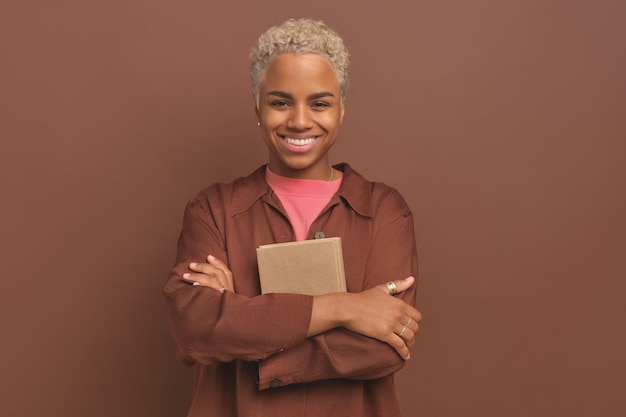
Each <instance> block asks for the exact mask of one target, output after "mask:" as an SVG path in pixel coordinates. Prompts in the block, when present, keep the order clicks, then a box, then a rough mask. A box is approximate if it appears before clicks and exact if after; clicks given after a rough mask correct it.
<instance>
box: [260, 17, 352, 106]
mask: <svg viewBox="0 0 626 417" xmlns="http://www.w3.org/2000/svg"><path fill="white" fill-rule="evenodd" d="M286 52H294V53H297V54H306V53H313V54H318V55H321V56H323V57H325V58H327V59H328V61H330V63H331V64H332V66H333V68H334V69H335V73H336V74H337V79H338V80H339V87H340V89H341V98H342V99H343V98H344V97H345V95H346V91H347V90H348V67H349V64H350V63H349V59H348V57H349V55H348V50H347V49H346V47H345V45H344V44H343V40H342V39H341V37H339V35H338V34H337V33H336V32H335V31H334V30H332V29H331V28H329V27H328V26H326V25H325V24H324V23H323V22H321V21H315V20H312V19H297V20H296V19H289V20H287V21H286V22H285V23H283V24H282V25H280V26H274V27H272V28H270V29H268V30H267V31H266V32H265V33H264V34H262V35H261V36H260V37H259V40H258V42H257V44H256V45H255V46H254V47H253V48H252V50H251V51H250V84H251V86H252V94H253V95H254V99H255V101H256V103H257V106H258V103H259V94H260V88H261V86H260V84H261V78H263V73H264V72H265V68H266V67H267V64H268V63H269V62H270V61H271V60H272V58H274V57H275V56H277V55H280V54H282V53H286Z"/></svg>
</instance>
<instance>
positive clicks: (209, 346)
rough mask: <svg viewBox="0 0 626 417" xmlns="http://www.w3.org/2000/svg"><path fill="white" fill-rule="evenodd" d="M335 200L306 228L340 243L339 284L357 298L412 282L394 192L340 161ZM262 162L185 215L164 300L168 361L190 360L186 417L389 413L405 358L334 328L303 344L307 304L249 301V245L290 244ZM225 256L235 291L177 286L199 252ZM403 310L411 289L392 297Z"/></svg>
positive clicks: (215, 188) (384, 416)
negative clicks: (170, 348) (171, 352)
mask: <svg viewBox="0 0 626 417" xmlns="http://www.w3.org/2000/svg"><path fill="white" fill-rule="evenodd" d="M336 168H337V169H339V170H341V171H343V174H344V176H343V181H342V184H341V187H340V189H339V191H338V192H337V194H336V195H335V196H333V198H332V199H331V201H330V202H329V203H328V205H327V206H326V208H324V209H323V210H322V212H321V213H320V215H319V216H318V218H317V219H316V220H315V221H314V222H313V224H312V226H311V228H310V230H309V238H313V236H314V235H315V234H316V233H319V232H321V233H324V235H325V236H326V237H335V236H339V237H341V238H342V246H343V252H344V266H345V275H346V284H347V289H348V291H349V292H360V291H363V290H365V289H368V288H371V287H374V286H376V285H379V284H382V283H385V282H387V281H389V280H392V279H402V278H406V277H408V276H410V275H413V276H415V277H417V255H416V246H415V235H414V229H413V217H412V214H411V211H410V210H409V208H408V206H407V204H406V202H405V201H404V199H403V198H402V197H401V196H400V194H399V193H398V192H397V191H396V190H394V189H393V188H390V187H388V186H386V185H384V184H380V183H373V182H369V181H367V180H365V179H364V178H363V177H362V176H361V175H359V174H358V173H356V172H355V171H354V170H352V169H351V168H350V166H348V165H346V164H341V165H338V166H336ZM264 172H265V167H261V168H259V169H258V170H256V171H255V172H253V173H252V174H251V175H250V176H248V177H245V178H239V179H237V180H235V181H234V182H233V183H230V184H214V185H212V186H211V187H209V188H207V189H205V190H203V191H201V192H200V193H198V194H197V195H196V196H195V197H194V198H192V199H191V200H190V201H189V203H188V205H187V208H186V211H185V216H184V221H183V229H182V232H181V235H180V239H179V242H178V255H177V259H176V265H175V266H174V268H173V270H172V272H171V273H170V276H169V278H168V280H167V282H166V284H165V287H164V293H165V297H166V301H167V311H168V316H169V321H170V327H171V330H172V334H173V335H174V339H175V340H176V343H177V350H178V355H179V357H180V358H181V360H182V361H183V362H185V363H187V364H195V366H196V377H195V384H194V392H193V401H192V405H191V408H190V410H189V414H188V416H189V417H195V416H216V417H255V416H263V417H270V416H272V417H283V416H284V417H313V416H323V417H334V416H336V417H339V416H346V417H347V416H350V417H357V416H368V417H374V416H380V417H394V416H399V415H400V411H399V407H398V404H397V401H396V396H395V391H394V386H393V374H394V372H396V371H397V370H399V369H400V368H402V366H403V365H404V360H403V359H402V358H401V357H400V356H399V355H398V354H397V353H396V351H395V350H394V349H393V348H391V347H390V346H389V345H387V344H386V343H383V342H380V341H378V340H375V339H372V338H369V337H365V336H362V335H359V334H356V333H353V332H351V331H349V330H347V329H344V328H336V329H333V330H330V331H328V332H325V333H323V334H320V335H317V336H314V337H309V338H307V337H306V332H307V330H308V326H309V322H310V320H311V310H312V304H313V297H311V296H307V295H299V294H266V295H260V294H261V291H260V287H259V276H258V270H257V264H256V248H257V247H258V246H260V245H264V244H269V243H278V242H288V241H293V240H294V233H293V230H292V227H291V224H290V223H289V219H288V218H287V216H286V214H285V212H284V210H283V208H282V205H281V203H280V201H279V199H278V197H277V196H276V195H275V194H274V192H273V191H272V189H271V188H270V187H269V186H268V185H267V183H266V182H265V176H264ZM209 254H211V255H214V256H216V257H217V258H219V259H221V260H223V261H225V262H226V263H227V264H228V266H229V268H230V269H231V271H232V273H233V277H234V286H235V291H234V292H230V291H226V292H225V293H220V292H219V291H216V290H214V289H212V288H209V287H203V286H192V285H189V283H187V282H185V281H183V280H182V279H181V275H182V274H183V273H185V272H188V265H189V263H190V262H205V259H206V256H207V255H209ZM397 297H401V298H402V299H404V300H405V301H406V302H407V303H410V304H411V305H413V304H414V301H415V286H413V287H412V288H411V289H410V290H409V291H406V292H404V293H402V294H399V295H397Z"/></svg>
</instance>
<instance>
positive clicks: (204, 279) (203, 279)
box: [182, 272, 225, 292]
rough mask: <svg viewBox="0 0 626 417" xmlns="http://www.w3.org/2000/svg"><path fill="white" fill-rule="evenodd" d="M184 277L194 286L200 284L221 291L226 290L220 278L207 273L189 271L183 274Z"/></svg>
mask: <svg viewBox="0 0 626 417" xmlns="http://www.w3.org/2000/svg"><path fill="white" fill-rule="evenodd" d="M182 278H183V279H184V280H185V281H187V282H189V283H191V284H192V285H194V286H198V285H200V286H203V287H211V288H213V289H215V290H218V291H221V292H224V290H225V287H224V285H223V283H222V282H220V280H219V279H217V278H215V277H210V276H208V275H205V274H192V273H189V272H187V273H184V274H183V275H182Z"/></svg>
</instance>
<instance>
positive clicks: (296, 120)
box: [256, 53, 344, 180]
mask: <svg viewBox="0 0 626 417" xmlns="http://www.w3.org/2000/svg"><path fill="white" fill-rule="evenodd" d="M256 112H257V117H258V120H259V122H260V123H261V126H260V129H261V136H262V137H263V140H264V141H265V144H266V145H267V147H268V149H269V157H270V160H269V167H270V169H271V170H272V171H273V172H275V173H276V174H279V175H282V176H285V177H292V178H307V179H320V180H321V179H328V178H329V174H330V168H329V161H328V151H329V150H330V148H331V147H332V145H333V143H335V140H336V139H337V134H338V132H339V126H340V125H341V121H342V119H343V113H344V107H343V102H342V100H341V95H340V89H339V81H338V80H337V75H336V74H335V70H334V68H333V66H332V64H331V63H330V62H329V61H328V60H327V59H326V58H324V57H322V56H320V55H317V54H294V53H284V54H281V55H278V56H276V57H274V58H273V59H272V60H271V61H270V62H269V64H268V65H267V67H266V69H265V73H264V75H263V78H262V79H261V85H260V94H259V106H258V109H257V110H256Z"/></svg>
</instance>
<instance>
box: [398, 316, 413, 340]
mask: <svg viewBox="0 0 626 417" xmlns="http://www.w3.org/2000/svg"><path fill="white" fill-rule="evenodd" d="M409 324H411V317H409V321H407V322H406V324H405V325H404V327H403V328H402V330H401V331H400V336H404V333H405V332H406V329H408V328H409Z"/></svg>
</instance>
